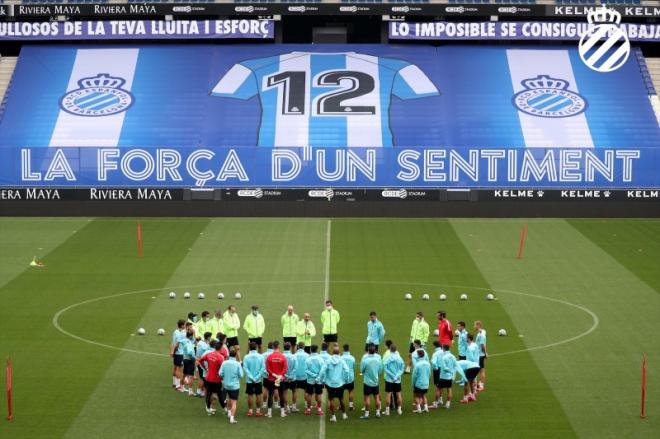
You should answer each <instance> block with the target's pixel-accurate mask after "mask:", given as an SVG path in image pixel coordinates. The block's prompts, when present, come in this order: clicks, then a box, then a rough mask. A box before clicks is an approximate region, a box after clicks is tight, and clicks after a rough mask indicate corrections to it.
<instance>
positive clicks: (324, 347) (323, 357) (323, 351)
mask: <svg viewBox="0 0 660 439" xmlns="http://www.w3.org/2000/svg"><path fill="white" fill-rule="evenodd" d="M319 357H321V360H323V361H325V362H326V363H327V362H328V360H329V359H330V354H329V353H328V343H326V342H323V343H321V352H320V353H319Z"/></svg>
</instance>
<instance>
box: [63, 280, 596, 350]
mask: <svg viewBox="0 0 660 439" xmlns="http://www.w3.org/2000/svg"><path fill="white" fill-rule="evenodd" d="M333 282H334V283H338V284H378V285H402V286H421V287H440V288H461V289H472V290H479V291H488V292H491V291H492V292H495V293H505V294H515V295H518V296H526V297H533V298H536V299H542V300H547V301H550V302H555V303H559V304H562V305H566V306H570V307H572V308H576V309H579V310H581V311H583V312H584V313H586V314H588V315H589V316H590V317H591V320H592V325H591V327H590V328H589V329H587V330H586V331H583V332H581V333H580V334H577V335H575V336H573V337H570V338H567V339H563V340H559V341H556V342H553V343H549V344H545V345H538V346H531V347H528V348H526V349H519V350H515V351H506V352H497V353H493V354H489V355H488V356H489V357H501V356H505V355H513V354H519V353H523V352H530V351H537V350H541V349H548V348H551V347H556V346H560V345H563V344H566V343H571V342H574V341H576V340H578V339H581V338H583V337H586V336H588V335H589V334H591V333H592V332H594V331H595V330H596V329H597V328H598V325H599V324H600V319H599V318H598V316H597V315H596V313H594V312H593V311H591V310H590V309H589V308H587V307H585V306H582V305H578V304H575V303H572V302H569V301H566V300H561V299H555V298H552V297H547V296H541V295H537V294H530V293H523V292H521V291H515V290H506V289H500V288H484V287H475V286H470V285H448V284H436V283H422V282H402V281H374V280H336V279H335V280H333ZM321 283H324V284H326V285H329V279H326V280H267V281H263V280H252V281H249V282H245V281H243V282H214V283H207V284H198V285H182V286H166V287H162V288H150V289H148V290H137V291H128V292H125V293H119V294H111V295H108V296H102V297H96V298H93V299H88V300H84V301H82V302H78V303H74V304H72V305H69V306H67V307H65V308H62V309H61V310H59V311H58V312H57V313H55V315H54V316H53V320H52V324H53V326H54V327H55V328H56V329H57V330H58V331H60V332H61V333H62V334H64V335H67V336H69V337H71V338H74V339H76V340H78V341H82V342H84V343H88V344H92V345H95V346H100V347H104V348H108V349H114V350H117V351H123V352H131V353H134V354H143V355H151V356H156V357H167V356H168V355H166V354H162V353H159V352H149V351H138V350H135V349H128V348H123V347H118V346H112V345H108V344H104V343H99V342H96V341H94V340H89V339H86V338H84V337H80V336H78V335H76V334H73V333H71V332H69V331H67V330H66V329H64V328H62V326H61V325H60V323H59V319H60V317H61V316H62V314H64V313H65V312H67V311H70V310H71V309H74V308H77V307H79V306H81V305H86V304H89V303H93V302H98V301H101V300H107V299H112V298H115V297H122V296H129V295H134V294H145V293H152V292H163V291H165V290H181V289H186V288H188V289H190V288H198V287H211V286H228V285H247V284H252V285H267V284H321Z"/></svg>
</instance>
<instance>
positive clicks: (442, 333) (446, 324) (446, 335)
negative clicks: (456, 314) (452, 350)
mask: <svg viewBox="0 0 660 439" xmlns="http://www.w3.org/2000/svg"><path fill="white" fill-rule="evenodd" d="M438 334H439V337H438V338H439V341H440V344H441V345H451V340H452V338H454V333H453V331H452V328H451V322H450V321H449V320H447V319H444V320H440V321H439V322H438Z"/></svg>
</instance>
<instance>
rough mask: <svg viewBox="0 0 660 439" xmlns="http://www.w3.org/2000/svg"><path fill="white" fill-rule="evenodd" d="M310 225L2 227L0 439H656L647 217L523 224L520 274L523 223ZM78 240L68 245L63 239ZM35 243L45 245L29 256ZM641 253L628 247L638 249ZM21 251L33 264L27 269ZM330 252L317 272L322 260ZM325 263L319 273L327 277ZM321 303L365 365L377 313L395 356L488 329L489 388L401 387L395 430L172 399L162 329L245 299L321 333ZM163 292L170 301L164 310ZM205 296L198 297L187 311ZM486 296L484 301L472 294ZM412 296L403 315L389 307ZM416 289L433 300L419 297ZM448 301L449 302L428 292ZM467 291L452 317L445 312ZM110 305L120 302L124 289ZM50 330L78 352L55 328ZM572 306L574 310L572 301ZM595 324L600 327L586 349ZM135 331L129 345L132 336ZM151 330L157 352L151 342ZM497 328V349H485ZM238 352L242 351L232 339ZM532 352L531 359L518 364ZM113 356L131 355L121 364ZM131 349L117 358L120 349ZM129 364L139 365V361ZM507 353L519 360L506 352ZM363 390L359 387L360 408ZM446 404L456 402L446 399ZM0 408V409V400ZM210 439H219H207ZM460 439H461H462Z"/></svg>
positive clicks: (657, 285)
mask: <svg viewBox="0 0 660 439" xmlns="http://www.w3.org/2000/svg"><path fill="white" fill-rule="evenodd" d="M328 224H329V222H328V220H325V219H218V220H200V219H178V220H175V219H161V220H157V219H154V220H143V221H142V226H143V233H144V237H145V257H144V258H142V259H138V258H137V257H136V248H135V220H131V219H118V220H109V219H108V220H104V219H95V220H92V221H87V220H86V219H82V220H57V219H52V220H51V219H39V220H21V219H12V220H0V248H1V249H2V250H0V262H1V263H2V267H0V310H2V311H1V313H2V319H1V320H0V321H1V322H2V323H0V331H1V332H2V337H1V338H0V354H2V355H4V356H7V355H11V357H12V358H13V360H14V364H15V368H14V388H13V390H14V405H15V416H16V419H15V420H14V421H13V422H11V423H9V422H2V423H0V437H8V438H9V437H11V438H34V437H40V438H42V437H71V438H78V437H142V438H144V437H175V436H183V435H190V434H203V432H204V431H205V429H208V430H207V431H209V432H211V431H218V432H222V433H223V434H225V433H226V432H233V433H234V434H232V435H231V437H238V436H239V435H245V436H246V437H247V436H250V435H263V434H265V433H268V434H269V435H272V434H276V435H277V436H278V437H279V436H281V437H288V438H318V437H319V436H320V433H321V431H323V433H324V436H325V437H326V438H339V437H341V438H352V437H355V438H363V437H378V436H379V437H382V438H389V437H402V436H404V435H408V434H414V435H415V436H417V437H420V438H426V437H437V435H438V434H447V435H449V436H450V437H457V436H460V435H464V434H469V435H470V437H507V438H508V437H520V438H528V437H548V438H554V437H562V438H564V437H585V438H603V437H654V436H655V434H656V433H657V430H658V428H659V427H660V423H659V418H660V416H659V415H658V407H659V406H660V404H659V403H660V396H659V395H660V388H659V386H658V384H657V379H658V374H657V372H656V373H654V371H656V370H657V367H656V366H655V365H657V364H658V362H659V361H660V355H659V354H658V347H660V345H659V344H658V342H657V340H655V339H654V337H653V334H654V323H655V320H657V316H658V315H660V295H658V292H660V270H657V266H658V264H657V261H658V258H659V257H660V221H621V220H619V221H570V222H567V221H563V220H539V221H533V220H532V221H530V222H529V223H528V225H529V234H528V240H527V245H526V249H525V257H524V259H522V260H517V259H516V258H515V254H516V251H517V239H518V236H519V232H520V226H521V224H522V222H521V221H513V220H451V221H445V220H437V221H436V220H348V219H347V220H332V222H331V239H330V247H329V248H328V247H327V238H328V235H327V231H328ZM74 231H76V232H75V233H73V232H74ZM39 248H41V249H42V250H38V249H39ZM639 249H642V251H639ZM33 254H37V255H41V257H42V259H43V260H44V262H45V263H46V267H44V268H41V269H35V268H32V269H28V267H27V262H29V260H30V258H31V256H32V255H33ZM328 257H329V259H327V258H328ZM328 268H329V271H327V270H328ZM326 279H327V280H328V284H327V287H328V292H329V296H330V297H331V298H332V299H333V300H334V302H335V305H336V308H337V309H338V310H339V311H340V312H341V315H342V321H341V323H340V340H341V341H342V342H348V343H350V344H351V346H352V351H353V353H354V355H355V356H356V357H357V358H358V360H359V358H360V357H361V355H362V350H363V345H364V337H365V333H366V321H367V318H368V313H369V311H371V310H375V311H377V312H378V313H379V317H380V319H381V321H382V322H383V323H384V325H385V328H386V330H387V338H391V339H393V340H394V341H395V343H396V344H397V345H398V346H399V347H400V349H401V350H402V351H404V353H407V343H408V331H409V328H410V323H411V322H412V319H413V316H414V313H415V312H416V311H417V310H422V311H424V313H425V314H426V316H427V319H428V320H429V321H430V322H432V325H433V324H435V317H434V314H435V311H437V310H438V309H440V308H442V309H445V310H446V311H447V312H448V314H449V318H450V320H452V322H454V323H455V322H456V321H458V320H465V321H466V322H468V324H469V326H471V324H472V322H473V321H474V320H476V319H480V320H482V321H483V322H484V323H485V325H486V328H487V329H488V331H489V340H488V341H489V350H490V352H491V353H492V354H494V355H493V357H492V358H491V359H490V361H489V362H488V382H487V390H486V392H484V393H483V394H481V395H480V397H479V401H478V402H477V403H476V404H470V405H468V406H462V405H460V404H455V405H454V407H452V409H451V410H450V411H448V412H446V411H444V410H442V411H439V412H438V411H436V412H432V413H431V414H429V415H413V414H412V413H409V410H410V396H411V395H410V383H409V380H408V377H406V379H405V381H404V384H403V388H404V409H406V410H407V413H405V415H404V416H402V417H398V416H392V417H390V418H387V419H381V420H375V419H372V420H370V421H359V420H358V419H357V417H358V413H359V412H358V411H356V412H353V413H351V414H350V416H351V419H350V420H349V421H347V422H339V423H338V424H336V425H334V424H330V423H325V421H324V420H323V419H319V418H318V417H316V416H314V417H304V416H302V415H295V416H291V417H289V418H288V419H279V418H277V419H272V420H266V419H248V418H246V417H245V416H244V411H245V401H244V397H242V398H241V404H240V410H239V424H238V425H237V426H231V427H230V426H229V425H228V424H227V421H226V419H223V418H221V417H220V416H218V417H211V418H209V417H207V416H206V415H205V414H204V412H203V403H202V401H201V400H199V399H197V398H190V397H186V396H183V395H180V394H176V393H175V392H173V391H172V390H171V387H170V383H171V379H170V374H171V360H170V359H169V358H167V357H166V356H161V355H158V354H164V353H166V352H167V345H168V341H169V333H170V331H171V329H172V327H173V325H174V322H175V321H176V319H177V318H179V317H180V316H182V315H185V314H186V313H187V312H188V311H191V310H194V311H196V312H200V311H202V310H204V309H208V310H211V311H212V310H214V309H215V308H217V307H226V306H227V305H228V304H229V303H230V302H235V301H233V300H229V299H226V300H225V301H222V302H221V301H219V300H217V299H215V296H216V294H217V292H219V291H223V292H225V294H226V295H227V297H230V296H231V295H232V294H233V293H234V292H236V291H240V292H242V294H243V299H242V300H241V301H240V302H237V304H238V306H239V313H240V314H241V316H243V315H245V313H246V312H247V310H248V308H249V305H251V304H253V303H256V304H259V305H260V306H261V309H262V312H263V313H264V316H265V318H266V323H267V335H268V338H279V336H280V335H281V333H280V328H279V325H278V320H279V316H280V315H281V314H282V313H283V312H284V310H285V308H286V306H287V305H288V304H289V303H291V304H293V305H294V306H295V307H296V310H297V311H298V312H299V313H302V312H304V311H310V312H311V313H312V319H313V320H314V321H315V322H316V323H317V326H319V325H320V322H319V315H320V311H321V309H322V304H323V299H324V295H325V292H326ZM170 290H175V291H176V292H177V293H178V297H177V299H175V300H169V299H168V298H167V293H168V292H169V291H170ZM186 290H189V291H190V292H191V293H192V294H193V297H196V294H197V292H199V291H204V292H205V293H206V300H204V301H198V300H196V299H191V300H190V301H185V300H183V299H182V298H181V296H182V293H183V292H184V291H186ZM488 291H494V293H495V295H496V296H497V299H498V300H497V301H493V302H488V301H486V300H485V295H486V293H487V292H488ZM405 292H412V293H413V295H414V300H412V301H409V302H408V301H404V300H403V294H404V293H405ZM424 292H428V293H429V294H430V295H431V301H429V302H423V301H421V300H420V297H421V294H422V293H424ZM441 292H442V293H446V294H447V295H448V296H449V299H448V300H447V301H446V302H440V301H438V300H437V297H438V295H439V294H440V293H441ZM462 292H466V293H467V294H469V300H468V301H467V302H461V301H459V300H458V296H459V294H460V293H462ZM121 293H130V294H123V295H119V294H121ZM95 298H96V299H99V300H96V301H92V302H89V303H85V304H81V305H80V306H76V307H73V308H71V309H69V310H67V311H64V312H63V313H62V314H61V315H60V318H59V320H58V321H59V324H60V325H61V327H62V328H63V329H65V330H66V331H68V332H70V333H72V334H75V335H76V336H78V337H81V338H84V339H85V340H88V341H90V342H92V343H98V344H102V345H108V346H112V347H114V348H115V349H111V348H108V347H103V346H100V345H98V344H92V343H86V342H84V341H81V340H79V339H75V338H72V337H69V336H67V335H65V334H63V333H61V332H59V331H58V330H57V329H56V328H55V327H54V326H53V323H52V320H53V316H54V315H55V314H56V313H57V312H58V311H59V310H62V309H64V308H65V307H68V306H70V305H73V304H76V303H80V302H83V301H87V300H90V299H95ZM571 304H573V305H571ZM576 305H577V306H579V307H583V308H586V309H588V310H589V311H591V312H592V313H594V314H595V315H596V316H597V318H598V319H599V324H598V326H597V327H596V328H595V330H593V331H592V332H590V333H588V334H586V335H584V336H581V337H579V338H577V339H575V340H573V341H571V342H568V343H561V344H557V345H555V346H552V347H549V348H546V349H538V350H535V349H533V348H535V347H539V346H544V345H548V344H556V343H558V342H561V341H562V340H566V339H571V338H573V337H576V336H580V335H581V334H585V333H586V332H587V331H589V330H590V328H592V326H593V325H594V321H593V318H592V316H591V315H590V314H589V313H588V312H585V311H584V310H583V309H580V308H577V307H576ZM140 326H143V327H145V328H147V330H148V331H149V332H148V334H147V336H145V337H137V336H132V334H133V333H134V332H135V329H136V328H137V327H140ZM159 327H164V328H165V329H166V330H167V333H168V335H167V337H157V336H156V335H155V330H156V329H157V328H159ZM500 327H502V328H506V329H507V330H508V332H509V335H508V337H497V336H496V333H497V329H499V328H500ZM240 335H241V340H242V341H243V343H245V341H246V340H245V337H244V333H241V334H240ZM529 348H532V350H528V349H529ZM121 349H127V350H123V351H122V350H121ZM128 350H130V351H128ZM133 351H140V352H151V353H154V354H156V355H145V354H139V353H135V352H133ZM515 351H521V352H517V353H510V352H515ZM644 351H646V352H647V353H648V355H649V389H648V396H647V398H648V400H647V404H648V418H647V419H646V420H644V421H641V420H639V418H638V417H639V370H640V360H641V353H642V352H644ZM361 384H362V383H361V380H360V379H359V377H358V379H357V381H356V401H357V406H358V407H359V406H361V387H362V386H361ZM454 390H455V394H456V395H458V394H460V393H461V392H460V389H459V388H458V387H455V389H454ZM0 410H3V411H4V410H6V405H5V402H4V400H3V401H2V403H1V404H0ZM218 428H221V430H217V429H218ZM467 432H469V433H467Z"/></svg>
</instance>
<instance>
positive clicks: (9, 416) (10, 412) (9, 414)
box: [7, 358, 14, 421]
mask: <svg viewBox="0 0 660 439" xmlns="http://www.w3.org/2000/svg"><path fill="white" fill-rule="evenodd" d="M12 419H14V413H13V410H12V406H11V358H7V420H8V421H11V420H12Z"/></svg>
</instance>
